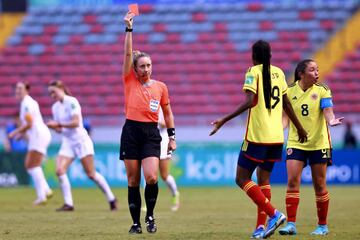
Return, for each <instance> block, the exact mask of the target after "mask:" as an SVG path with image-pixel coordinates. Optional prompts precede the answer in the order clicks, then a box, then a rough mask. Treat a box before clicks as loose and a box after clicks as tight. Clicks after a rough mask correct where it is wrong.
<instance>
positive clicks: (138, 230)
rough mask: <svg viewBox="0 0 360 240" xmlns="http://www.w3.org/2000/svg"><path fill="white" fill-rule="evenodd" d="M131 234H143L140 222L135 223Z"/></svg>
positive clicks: (130, 231)
mask: <svg viewBox="0 0 360 240" xmlns="http://www.w3.org/2000/svg"><path fill="white" fill-rule="evenodd" d="M129 233H130V234H141V233H142V229H141V225H140V224H133V225H132V226H131V228H130V230H129Z"/></svg>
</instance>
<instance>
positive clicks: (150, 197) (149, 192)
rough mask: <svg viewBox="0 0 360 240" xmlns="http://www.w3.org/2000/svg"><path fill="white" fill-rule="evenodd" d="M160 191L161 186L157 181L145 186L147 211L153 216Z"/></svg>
mask: <svg viewBox="0 0 360 240" xmlns="http://www.w3.org/2000/svg"><path fill="white" fill-rule="evenodd" d="M158 193H159V186H158V183H157V182H156V183H155V184H148V183H147V184H146V187H145V201H146V208H147V213H146V216H147V217H148V216H153V215H154V208H155V204H156V199H157V196H158Z"/></svg>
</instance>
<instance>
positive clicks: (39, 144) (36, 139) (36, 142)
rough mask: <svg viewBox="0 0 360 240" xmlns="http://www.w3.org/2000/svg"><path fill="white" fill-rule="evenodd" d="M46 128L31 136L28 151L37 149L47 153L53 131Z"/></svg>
mask: <svg viewBox="0 0 360 240" xmlns="http://www.w3.org/2000/svg"><path fill="white" fill-rule="evenodd" d="M46 130H47V131H46ZM46 130H44V131H41V132H39V133H38V134H37V135H36V136H29V143H28V151H37V152H40V153H42V154H44V155H46V153H47V148H48V147H49V144H50V142H51V133H50V131H49V129H46Z"/></svg>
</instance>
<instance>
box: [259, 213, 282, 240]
mask: <svg viewBox="0 0 360 240" xmlns="http://www.w3.org/2000/svg"><path fill="white" fill-rule="evenodd" d="M275 211H276V213H275V215H274V216H272V217H271V218H269V220H268V222H267V226H266V230H265V233H264V237H263V238H268V237H270V236H271V235H273V234H274V232H275V230H276V229H277V228H278V227H279V226H280V225H281V224H283V223H284V222H285V221H286V217H285V215H284V214H283V213H281V212H279V211H278V210H275Z"/></svg>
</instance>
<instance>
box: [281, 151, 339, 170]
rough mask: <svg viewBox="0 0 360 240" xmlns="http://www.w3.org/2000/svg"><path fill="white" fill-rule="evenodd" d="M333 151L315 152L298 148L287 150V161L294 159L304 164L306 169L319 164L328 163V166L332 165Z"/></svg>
mask: <svg viewBox="0 0 360 240" xmlns="http://www.w3.org/2000/svg"><path fill="white" fill-rule="evenodd" d="M331 155H332V149H331V148H330V149H329V148H327V149H321V150H314V151H306V150H301V149H297V148H288V149H286V160H289V159H293V160H298V161H302V162H304V167H306V165H307V164H308V163H309V165H313V164H317V163H326V164H327V165H328V166H331V165H332V159H331Z"/></svg>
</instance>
